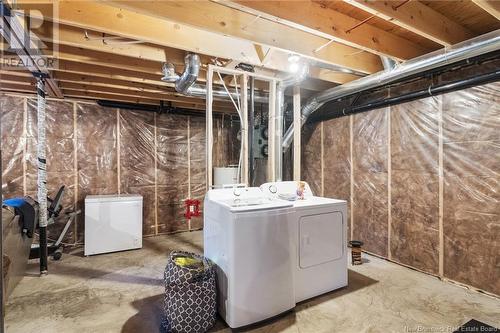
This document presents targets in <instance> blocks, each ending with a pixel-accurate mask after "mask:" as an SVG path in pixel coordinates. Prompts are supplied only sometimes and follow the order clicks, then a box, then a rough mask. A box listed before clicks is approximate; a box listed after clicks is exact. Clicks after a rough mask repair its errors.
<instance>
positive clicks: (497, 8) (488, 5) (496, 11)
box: [472, 0, 500, 21]
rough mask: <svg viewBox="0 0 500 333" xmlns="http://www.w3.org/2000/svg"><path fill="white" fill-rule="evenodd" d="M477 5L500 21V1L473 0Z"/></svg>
mask: <svg viewBox="0 0 500 333" xmlns="http://www.w3.org/2000/svg"><path fill="white" fill-rule="evenodd" d="M472 1H473V2H474V3H475V4H476V5H477V6H479V7H481V9H483V10H484V11H485V12H487V13H488V14H490V15H491V16H493V17H494V18H496V19H497V20H499V21H500V1H496V0H494V1H493V0H472Z"/></svg>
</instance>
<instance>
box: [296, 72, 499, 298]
mask: <svg viewBox="0 0 500 333" xmlns="http://www.w3.org/2000/svg"><path fill="white" fill-rule="evenodd" d="M499 92H500V83H498V82H497V83H491V84H488V85H484V86H480V87H474V88H469V89H465V90H461V91H457V92H452V93H449V94H445V95H440V96H436V97H430V98H426V99H421V100H417V101H413V102H408V103H404V104H400V105H396V106H391V107H388V108H384V109H379V110H373V111H369V112H365V113H361V114H356V115H351V116H349V117H343V118H338V119H333V120H329V121H327V122H323V123H322V124H314V125H307V126H308V128H305V129H304V131H303V141H302V144H303V148H302V158H303V159H306V161H305V162H302V175H303V178H304V180H306V181H307V182H309V183H310V184H312V186H314V187H313V190H314V191H315V192H316V193H320V192H318V189H321V184H323V187H324V189H323V190H324V193H325V195H326V196H329V197H336V198H340V199H347V200H350V202H349V204H350V206H351V208H352V211H351V216H352V217H353V218H352V220H351V225H352V233H351V236H352V238H354V239H361V240H363V241H364V242H365V246H364V249H365V250H367V251H369V252H372V253H375V254H378V255H381V256H384V257H386V258H388V259H390V260H393V261H396V262H399V263H402V264H404V265H407V266H411V267H414V268H416V269H419V270H422V271H425V272H428V273H430V274H434V275H437V276H440V277H443V278H447V279H450V280H453V281H457V282H459V283H464V284H466V285H470V286H473V287H475V288H479V289H482V290H485V291H487V292H491V293H494V294H497V295H500V280H499V279H498V276H500V265H499V263H498V260H499V257H498V253H500V241H499V239H500V194H499V193H500V163H499V161H500V94H499ZM348 121H349V122H350V123H351V127H350V130H349V131H346V130H345V126H346V125H345V123H346V122H348ZM314 127H315V128H316V130H314V131H311V130H310V128H314ZM321 127H323V136H321V131H320V130H318V129H320V128H321ZM346 142H348V143H346ZM332 145H334V146H335V147H332ZM304 146H305V147H304ZM346 146H350V154H347V153H346V152H345V147H346ZM318 156H319V157H321V156H323V158H322V159H321V158H319V161H318ZM349 156H352V168H351V170H350V173H349V175H347V174H346V172H344V173H342V170H346V166H347V165H349ZM339 165H344V167H339ZM321 175H323V176H321ZM346 183H348V184H349V185H350V189H351V190H350V196H349V195H347V192H346V190H345V188H346V187H347V185H346ZM318 184H319V185H318Z"/></svg>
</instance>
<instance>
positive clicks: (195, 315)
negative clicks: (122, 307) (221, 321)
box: [163, 251, 217, 333]
mask: <svg viewBox="0 0 500 333" xmlns="http://www.w3.org/2000/svg"><path fill="white" fill-rule="evenodd" d="M164 278H165V300H164V305H163V309H164V315H165V317H164V320H163V327H164V329H165V330H166V331H167V332H175V333H201V332H206V331H207V330H208V329H209V328H210V327H212V326H213V325H214V324H215V320H216V313H217V308H216V297H217V291H216V281H215V267H214V264H213V263H212V262H211V261H210V260H208V259H207V258H205V257H203V256H200V255H198V254H195V253H190V252H183V251H173V252H172V253H170V257H169V260H168V263H167V267H166V268H165V274H164Z"/></svg>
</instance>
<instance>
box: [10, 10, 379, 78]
mask: <svg viewBox="0 0 500 333" xmlns="http://www.w3.org/2000/svg"><path fill="white" fill-rule="evenodd" d="M108 4H110V3H109V2H106V4H104V3H95V2H78V3H77V4H76V3H75V2H59V13H58V15H57V17H55V18H54V17H52V16H53V14H52V12H51V11H49V10H47V8H46V7H44V6H37V5H33V4H32V3H31V4H29V6H28V5H27V7H29V8H31V9H35V10H39V11H40V12H41V13H42V15H44V17H45V18H52V19H55V20H57V21H58V22H60V23H64V24H68V25H72V26H77V27H80V28H82V29H92V30H95V31H100V32H104V33H109V34H112V35H116V36H121V37H125V38H130V39H134V40H140V41H144V42H148V43H152V44H155V45H161V46H167V47H173V48H177V49H183V50H187V51H191V52H197V53H201V54H206V55H210V56H214V57H220V58H224V59H234V60H238V61H240V62H246V63H250V64H253V65H257V66H261V65H262V64H261V61H260V59H259V56H258V54H257V51H256V50H255V47H254V45H253V43H252V42H249V40H252V41H253V42H256V43H262V44H266V45H269V46H273V47H276V48H279V49H283V50H291V51H293V52H296V53H302V54H303V55H304V56H308V57H311V58H314V59H317V60H320V61H324V62H328V63H332V64H336V65H340V66H344V67H347V68H352V69H356V70H359V71H361V72H365V73H373V72H376V71H378V70H380V69H381V64H380V61H379V59H378V57H377V56H376V55H373V54H370V53H367V52H359V51H360V50H358V49H355V48H352V47H349V46H346V45H342V44H339V45H337V44H335V46H336V47H325V48H323V49H322V50H321V51H320V52H318V54H315V53H314V52H313V51H314V50H315V49H317V48H318V47H320V46H321V45H323V44H325V43H326V42H328V40H326V39H324V38H320V37H318V36H312V35H310V34H307V33H305V32H300V31H299V32H297V31H296V30H295V29H291V28H289V27H286V26H284V25H280V24H277V23H275V22H270V21H264V20H262V21H261V22H259V23H258V24H257V25H256V26H258V27H259V29H258V30H257V31H254V30H253V29H254V28H255V26H252V32H251V33H249V32H246V31H245V30H242V29H241V28H242V26H241V25H242V24H244V23H245V22H246V23H250V22H251V21H253V20H254V19H255V17H254V16H253V15H250V14H247V13H243V12H239V11H236V10H233V9H230V8H227V7H225V6H221V5H219V4H215V3H210V2H186V3H184V2H176V3H173V2H168V1H166V2H155V3H154V10H153V12H154V13H152V14H153V15H145V14H144V11H146V10H147V8H146V9H141V8H138V9H137V10H141V11H143V13H138V12H136V11H132V10H127V9H124V8H115V7H112V6H109V5H108ZM148 4H150V3H145V5H148ZM186 4H189V5H192V6H203V8H198V7H194V8H191V7H190V8H188V9H187V12H185V10H186V9H185V8H183V6H185V5H186ZM172 5H174V6H173V7H172ZM212 5H213V6H217V7H209V6H212ZM20 6H22V5H21V4H20ZM119 6H120V7H128V6H132V7H134V8H135V7H136V6H141V3H140V2H123V3H119ZM205 6H206V7H205ZM170 9H172V10H173V11H174V12H172V13H170V12H169V10H170ZM195 9H199V10H210V11H215V12H212V14H214V15H215V18H219V17H224V18H225V19H226V20H227V22H226V21H218V20H217V19H210V18H211V17H212V15H208V14H209V13H206V12H202V11H201V12H195V11H193V10H195ZM224 9H227V10H230V12H229V15H230V16H229V17H226V16H224V15H226V11H225V10H224ZM33 15H36V13H35V12H34V14H33ZM171 15H175V16H176V21H177V22H179V21H185V22H184V23H189V22H190V21H189V18H190V17H193V18H194V20H200V21H201V23H203V25H204V29H208V30H212V31H214V29H215V28H217V27H219V28H218V31H217V33H214V32H209V31H206V30H202V29H200V28H193V27H192V26H195V25H196V24H193V23H196V21H195V22H190V23H191V24H189V25H188V24H180V23H175V22H172V21H171V20H168V19H167V17H170V16H171ZM221 15H222V16H221ZM159 16H161V18H159ZM203 17H208V18H209V19H208V20H204V19H203ZM238 20H241V21H239V23H238ZM205 21H206V22H205ZM220 22H223V23H220ZM229 32H231V33H232V35H231V34H230V33H229ZM290 34H291V35H290ZM228 35H231V36H233V37H228ZM235 35H236V37H237V38H234V36H235ZM278 36H281V37H280V38H278ZM278 43H279V44H278Z"/></svg>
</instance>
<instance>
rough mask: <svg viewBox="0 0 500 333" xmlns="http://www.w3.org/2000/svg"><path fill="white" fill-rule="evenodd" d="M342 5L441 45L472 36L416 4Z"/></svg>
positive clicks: (365, 0)
mask: <svg viewBox="0 0 500 333" xmlns="http://www.w3.org/2000/svg"><path fill="white" fill-rule="evenodd" d="M344 2H347V3H348V4H350V5H352V6H355V7H357V8H359V9H362V10H364V11H367V12H369V13H370V14H372V15H375V16H378V17H380V18H382V19H384V20H387V21H390V22H392V23H394V24H396V25H398V26H400V27H403V28H405V29H406V30H409V31H411V32H413V33H416V34H418V35H420V36H423V37H425V38H428V39H430V40H432V41H434V42H436V43H439V44H441V45H444V46H449V45H453V44H456V43H459V42H462V41H464V40H466V39H469V38H472V37H474V34H473V33H472V32H470V31H469V30H467V29H466V28H464V27H462V26H461V25H459V24H457V23H455V22H453V21H452V20H450V19H448V18H447V17H446V16H444V15H442V14H441V13H439V12H437V11H435V10H433V9H432V8H430V7H428V6H426V5H424V4H422V3H420V2H418V1H405V2H404V3H402V2H401V1H399V2H396V1H376V0H375V1H373V0H344ZM398 5H400V6H398Z"/></svg>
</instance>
